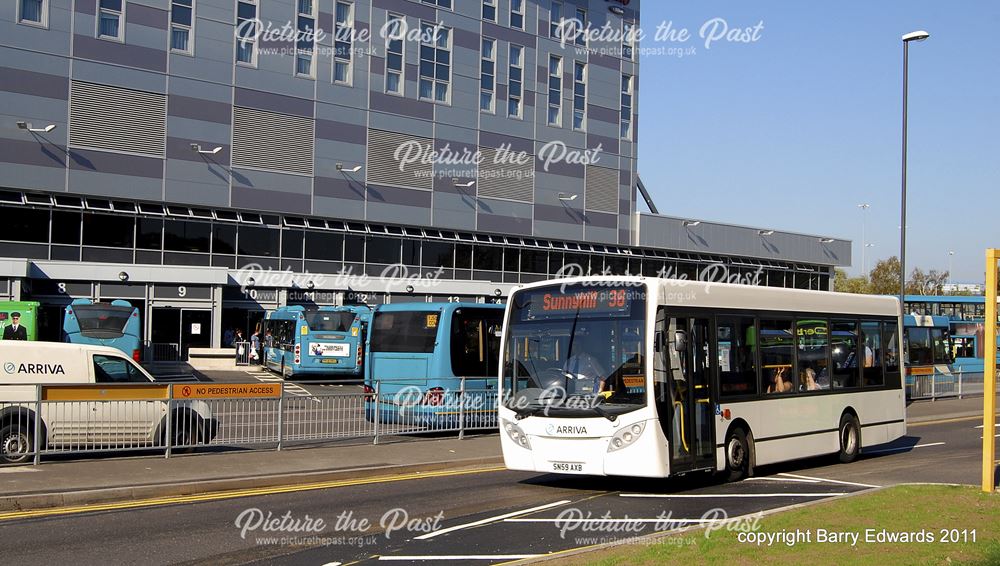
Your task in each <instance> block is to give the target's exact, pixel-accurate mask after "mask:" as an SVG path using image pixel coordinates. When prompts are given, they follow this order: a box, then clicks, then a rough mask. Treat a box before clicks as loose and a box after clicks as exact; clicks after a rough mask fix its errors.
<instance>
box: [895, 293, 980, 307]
mask: <svg viewBox="0 0 1000 566" xmlns="http://www.w3.org/2000/svg"><path fill="white" fill-rule="evenodd" d="M906 302H908V303H970V304H981V305H982V304H986V297H984V296H983V295H906ZM997 303H1000V297H998V298H997Z"/></svg>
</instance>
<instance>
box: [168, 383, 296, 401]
mask: <svg viewBox="0 0 1000 566" xmlns="http://www.w3.org/2000/svg"><path fill="white" fill-rule="evenodd" d="M171 389H172V391H171V393H173V395H172V396H173V398H174V399H276V398H278V397H281V384H280V383H176V384H173V385H171Z"/></svg>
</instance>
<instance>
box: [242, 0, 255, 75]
mask: <svg viewBox="0 0 1000 566" xmlns="http://www.w3.org/2000/svg"><path fill="white" fill-rule="evenodd" d="M259 25H260V22H259V21H258V20H257V0H240V2H238V3H237V5H236V37H237V40H236V62H237V63H243V64H246V65H251V66H256V65H257V26H259Z"/></svg>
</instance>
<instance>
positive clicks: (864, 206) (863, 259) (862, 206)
mask: <svg viewBox="0 0 1000 566" xmlns="http://www.w3.org/2000/svg"><path fill="white" fill-rule="evenodd" d="M871 206H872V205H870V204H868V203H867V202H865V203H861V204H859V205H858V208H860V209H861V275H863V276H864V277H865V279H868V257H867V256H866V255H865V252H866V248H868V245H867V242H866V240H865V221H866V220H867V218H868V214H867V212H868V209H869V208H871Z"/></svg>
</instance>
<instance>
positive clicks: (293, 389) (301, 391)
mask: <svg viewBox="0 0 1000 566" xmlns="http://www.w3.org/2000/svg"><path fill="white" fill-rule="evenodd" d="M246 373H247V375H249V376H250V377H252V378H254V379H256V380H257V381H262V382H264V383H284V390H285V391H287V392H288V393H289V394H291V395H294V396H296V397H312V393H310V392H309V391H308V390H306V389H305V388H304V387H302V386H301V385H299V384H298V383H292V382H290V381H285V380H284V379H282V378H281V376H280V375H274V374H273V373H270V372H265V371H255V370H246ZM312 400H313V401H315V402H317V403H321V402H322V401H320V400H319V399H316V398H315V397H312Z"/></svg>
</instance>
